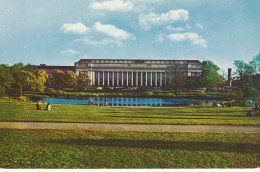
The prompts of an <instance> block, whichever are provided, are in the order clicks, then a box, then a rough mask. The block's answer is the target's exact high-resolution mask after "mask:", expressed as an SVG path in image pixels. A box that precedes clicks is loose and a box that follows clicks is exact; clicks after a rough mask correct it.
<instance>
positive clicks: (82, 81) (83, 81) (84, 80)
mask: <svg viewBox="0 0 260 172" xmlns="http://www.w3.org/2000/svg"><path fill="white" fill-rule="evenodd" d="M90 83H91V80H90V79H89V76H88V74H87V73H86V72H80V73H79V76H78V86H79V87H82V88H84V89H86V87H87V86H88V85H89V84H90Z"/></svg>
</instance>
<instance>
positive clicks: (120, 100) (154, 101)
mask: <svg viewBox="0 0 260 172" xmlns="http://www.w3.org/2000/svg"><path fill="white" fill-rule="evenodd" d="M42 101H45V102H50V103H52V104H67V105H88V104H89V102H92V104H93V105H97V106H104V105H105V103H107V105H108V106H187V105H190V104H196V105H199V104H203V103H210V104H211V103H212V102H213V101H214V100H205V99H204V100H203V99H183V98H181V99H178V98H170V99H167V98H128V97H109V98H96V97H95V98H91V97H90V98H76V97H74V98H71V97H56V98H45V99H43V100H42Z"/></svg>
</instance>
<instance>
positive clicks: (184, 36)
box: [167, 32, 207, 48]
mask: <svg viewBox="0 0 260 172" xmlns="http://www.w3.org/2000/svg"><path fill="white" fill-rule="evenodd" d="M167 38H168V39H169V40H170V41H173V42H182V41H185V40H189V41H191V42H192V44H194V45H198V46H200V47H204V48H206V47H207V43H206V41H205V40H204V39H203V38H202V37H201V36H199V35H198V34H197V33H189V32H187V33H174V34H170V35H168V36H167Z"/></svg>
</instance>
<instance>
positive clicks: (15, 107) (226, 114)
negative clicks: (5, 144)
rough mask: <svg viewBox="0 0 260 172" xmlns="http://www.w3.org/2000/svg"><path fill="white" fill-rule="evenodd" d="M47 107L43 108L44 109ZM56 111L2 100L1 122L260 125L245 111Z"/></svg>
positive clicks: (202, 108) (89, 108)
mask: <svg viewBox="0 0 260 172" xmlns="http://www.w3.org/2000/svg"><path fill="white" fill-rule="evenodd" d="M45 106H46V104H43V107H44V108H45ZM52 107H53V108H54V109H55V110H54V111H39V110H35V109H36V106H35V103H20V102H16V103H8V102H7V100H5V99H0V109H1V111H0V121H53V122H96V123H97V122H101V123H141V124H201V125H203V124H210V125H260V118H259V117H247V116H246V112H247V111H248V109H249V108H246V107H225V108H212V107H210V106H187V107H106V106H88V105H52Z"/></svg>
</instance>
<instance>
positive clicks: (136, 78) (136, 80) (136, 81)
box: [135, 72, 138, 87]
mask: <svg viewBox="0 0 260 172" xmlns="http://www.w3.org/2000/svg"><path fill="white" fill-rule="evenodd" d="M135 84H136V86H137V87H138V72H136V73H135Z"/></svg>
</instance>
